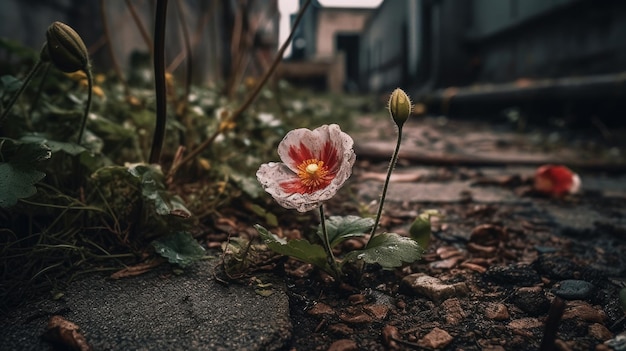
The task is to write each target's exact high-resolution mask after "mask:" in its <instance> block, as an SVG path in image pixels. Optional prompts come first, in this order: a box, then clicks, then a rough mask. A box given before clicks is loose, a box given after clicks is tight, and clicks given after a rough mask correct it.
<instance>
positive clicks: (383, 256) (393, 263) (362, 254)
mask: <svg viewBox="0 0 626 351" xmlns="http://www.w3.org/2000/svg"><path fill="white" fill-rule="evenodd" d="M422 251H423V250H422V248H421V247H420V246H419V245H418V244H417V242H416V241H415V240H413V239H411V238H407V237H403V236H401V235H398V234H396V233H382V234H377V235H376V236H374V237H373V238H372V240H370V242H369V243H368V245H367V247H366V248H365V249H363V250H355V251H351V252H349V253H348V254H347V255H346V257H345V261H354V260H363V262H365V263H378V264H379V265H381V266H382V268H383V269H392V268H396V267H400V266H402V264H404V263H411V262H415V261H417V260H418V259H419V258H420V257H422Z"/></svg>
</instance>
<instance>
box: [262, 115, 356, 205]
mask: <svg viewBox="0 0 626 351" xmlns="http://www.w3.org/2000/svg"><path fill="white" fill-rule="evenodd" d="M353 144H354V142H353V141H352V138H351V137H350V136H349V135H348V134H346V133H344V132H342V131H341V129H340V128H339V126H338V125H336V124H331V125H323V126H321V127H319V128H316V129H314V130H309V129H306V128H299V129H294V130H292V131H290V132H289V133H287V135H285V137H284V138H283V140H282V141H281V142H280V144H279V145H278V156H280V159H281V161H282V162H270V163H265V164H262V165H261V167H260V168H259V170H258V171H257V172H256V176H257V179H258V180H259V182H260V183H261V185H262V186H263V189H265V191H267V192H268V193H269V194H270V195H272V197H273V198H274V199H275V200H276V202H278V204H279V205H281V206H283V207H285V208H289V209H296V210H298V211H300V212H306V211H310V210H312V209H314V208H316V207H318V206H319V205H320V204H321V203H322V202H324V201H326V200H328V199H330V198H332V197H333V196H334V195H335V193H337V190H339V188H341V186H342V185H343V183H344V182H345V181H346V180H347V179H348V177H350V175H351V174H352V166H353V165H354V161H355V160H356V155H355V153H354V150H353V149H352V146H353Z"/></svg>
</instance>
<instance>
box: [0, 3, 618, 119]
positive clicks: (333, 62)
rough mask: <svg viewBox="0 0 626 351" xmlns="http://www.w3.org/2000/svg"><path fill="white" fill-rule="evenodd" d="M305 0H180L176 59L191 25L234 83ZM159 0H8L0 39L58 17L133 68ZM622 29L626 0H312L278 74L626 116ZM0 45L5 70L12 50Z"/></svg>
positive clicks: (105, 57) (172, 51)
mask: <svg viewBox="0 0 626 351" xmlns="http://www.w3.org/2000/svg"><path fill="white" fill-rule="evenodd" d="M304 2H305V1H304V0H239V1H237V0H227V1H202V0H177V1H173V0H172V1H170V3H169V7H168V16H169V17H168V29H167V36H168V38H167V44H166V48H167V49H166V51H167V52H166V55H167V62H168V63H169V65H168V70H169V71H170V72H172V73H173V74H174V75H177V74H178V75H180V74H182V72H184V69H183V66H184V65H185V59H186V57H185V56H186V53H185V48H184V45H183V32H184V31H188V34H189V38H190V42H191V47H192V50H191V52H192V56H193V57H192V60H191V61H190V62H193V72H194V73H193V79H194V83H196V84H226V85H231V86H232V85H236V84H238V83H237V82H240V81H241V80H242V79H243V77H255V76H259V75H261V74H262V72H264V71H265V70H266V69H267V68H268V67H269V65H270V64H271V61H272V59H273V58H274V57H275V55H276V52H277V50H278V48H279V46H280V45H281V43H282V41H283V40H285V39H286V37H287V36H288V34H289V32H290V29H291V24H292V22H293V21H294V19H295V16H296V13H297V11H298V9H299V8H300V7H301V6H302V5H303V3H304ZM154 3H155V2H154V1H148V0H126V1H104V0H101V1H82V0H4V1H2V2H1V3H0V37H1V38H2V43H1V44H2V47H4V48H7V47H10V46H11V45H15V44H16V43H19V44H20V45H24V46H26V47H29V48H34V49H38V48H40V47H41V45H42V44H43V42H44V40H45V30H46V28H47V26H48V25H49V24H50V23H51V22H53V21H55V20H58V21H62V22H65V23H67V24H69V25H70V26H72V27H73V28H74V29H76V31H77V32H78V33H79V34H80V35H81V36H82V37H83V40H84V41H85V43H86V44H87V46H88V49H89V51H90V54H91V55H92V58H93V65H94V67H95V69H96V70H97V71H106V70H108V69H111V68H112V67H113V66H114V65H117V66H119V67H120V68H121V69H122V70H123V71H124V72H126V73H128V72H129V71H130V70H132V69H134V68H135V67H136V65H138V64H140V63H142V62H143V63H144V64H146V65H147V64H149V62H150V59H149V58H150V56H149V53H150V50H151V49H150V45H149V41H148V40H147V39H146V36H151V34H152V32H153V15H152V14H153V13H154ZM139 24H140V25H139ZM142 26H143V27H144V28H140V27H142ZM142 31H143V32H142ZM624 37H626V3H625V2H624V1H619V0H604V1H593V0H498V1H493V0H402V1H397V0H384V1H383V0H362V1H359V0H353V1H350V0H343V1H341V0H325V1H322V0H313V1H312V3H311V6H310V7H309V8H308V10H307V11H306V13H305V16H304V18H303V20H302V22H301V24H300V26H299V27H298V28H297V31H296V33H295V37H294V40H293V41H292V45H291V47H290V48H289V50H288V51H287V53H286V54H285V57H284V62H283V63H282V64H281V65H280V66H279V69H278V71H277V72H276V77H278V78H280V79H284V80H287V81H289V82H291V83H292V84H294V85H297V86H303V87H307V88H311V89H314V90H318V91H331V92H334V93H340V92H346V93H366V94H381V95H384V94H385V93H387V92H389V91H391V90H392V89H394V88H396V87H401V88H404V89H405V90H407V91H409V92H410V95H411V96H412V97H413V98H414V100H415V102H418V103H419V106H420V108H421V109H424V110H426V111H428V112H429V113H433V114H446V115H463V116H471V115H488V114H492V113H496V114H502V113H506V111H509V110H510V109H511V108H513V109H516V108H519V109H524V110H525V111H528V113H529V114H532V115H534V116H537V117H536V118H541V116H545V115H551V114H558V115H561V116H564V117H565V118H567V119H570V120H572V121H579V120H585V121H586V120H589V118H595V119H597V120H600V121H602V123H604V124H606V125H608V126H610V125H611V124H623V122H622V120H623V118H622V117H621V115H622V111H623V108H624V107H625V106H626V104H625V103H624V101H625V99H624V97H625V93H626V88H625V87H624V79H625V78H626V74H625V72H626V41H624V40H623V38H624ZM109 45H110V49H108V48H107V47H109ZM2 47H0V60H1V61H2V62H4V64H2V65H0V70H2V71H0V74H6V73H7V72H6V71H7V70H8V69H9V67H11V66H10V64H6V63H7V62H8V63H10V62H11V60H12V57H11V55H15V52H14V51H12V50H10V51H9V50H3V48H2ZM9 53H10V54H9ZM381 100H384V99H383V98H382V97H381ZM503 111H505V112H503Z"/></svg>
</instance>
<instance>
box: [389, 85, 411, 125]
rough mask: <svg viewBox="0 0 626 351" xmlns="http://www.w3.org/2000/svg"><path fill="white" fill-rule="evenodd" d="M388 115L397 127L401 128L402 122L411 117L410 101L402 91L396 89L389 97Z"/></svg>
mask: <svg viewBox="0 0 626 351" xmlns="http://www.w3.org/2000/svg"><path fill="white" fill-rule="evenodd" d="M389 113H390V114H391V117H392V118H393V121H394V122H396V124H397V125H398V127H402V125H404V122H406V120H407V119H409V116H410V115H411V99H409V96H408V95H407V94H406V93H405V92H404V90H402V89H400V88H397V89H396V90H394V91H393V93H391V97H389Z"/></svg>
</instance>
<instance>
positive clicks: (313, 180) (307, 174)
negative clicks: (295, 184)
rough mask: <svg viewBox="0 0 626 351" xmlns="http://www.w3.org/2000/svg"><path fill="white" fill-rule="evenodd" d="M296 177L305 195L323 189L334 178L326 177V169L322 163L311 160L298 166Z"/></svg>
mask: <svg viewBox="0 0 626 351" xmlns="http://www.w3.org/2000/svg"><path fill="white" fill-rule="evenodd" d="M298 177H299V178H300V182H301V184H302V187H303V188H304V189H306V191H305V193H312V192H314V191H316V190H319V189H322V188H325V187H327V186H328V184H330V181H331V180H333V178H334V177H332V176H328V167H326V166H324V161H319V160H317V159H314V158H311V159H308V160H305V161H304V162H302V163H300V164H299V165H298Z"/></svg>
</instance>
